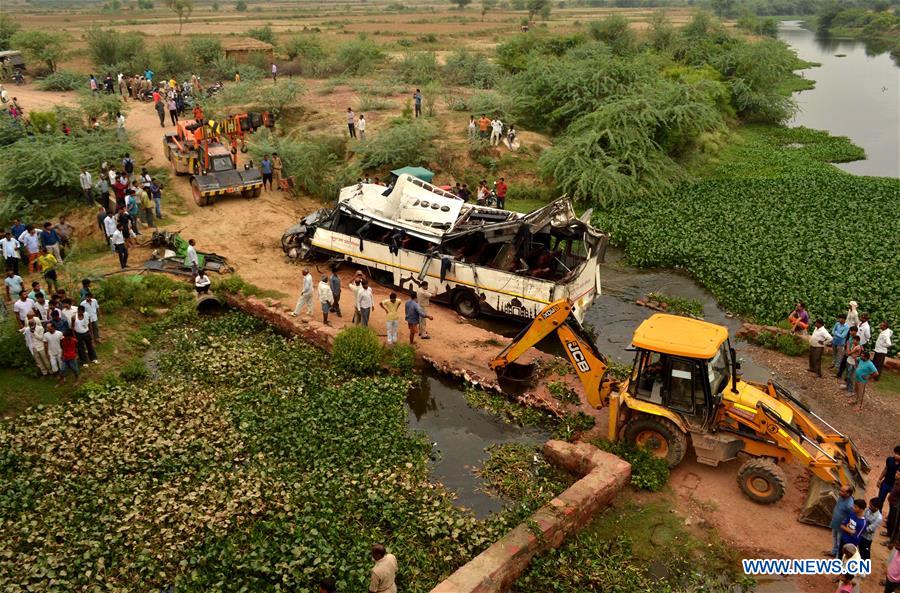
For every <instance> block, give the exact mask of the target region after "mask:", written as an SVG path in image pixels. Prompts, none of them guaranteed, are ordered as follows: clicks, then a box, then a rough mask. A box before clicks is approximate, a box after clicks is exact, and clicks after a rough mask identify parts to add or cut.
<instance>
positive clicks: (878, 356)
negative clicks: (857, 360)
mask: <svg viewBox="0 0 900 593" xmlns="http://www.w3.org/2000/svg"><path fill="white" fill-rule="evenodd" d="M880 327H881V331H880V332H878V337H877V338H875V356H874V357H873V358H872V362H873V363H875V368H876V369H878V374H880V373H881V371H882V369H884V359H885V358H886V357H887V353H888V348H890V347H891V344H892V342H891V338H892V337H893V336H894V330H892V329H891V326H890V324H889V323H888V322H887V321H882V322H881V326H880ZM878 374H876V375H875V380H876V381H877V380H878Z"/></svg>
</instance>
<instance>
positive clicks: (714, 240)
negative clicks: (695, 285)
mask: <svg viewBox="0 0 900 593" xmlns="http://www.w3.org/2000/svg"><path fill="white" fill-rule="evenodd" d="M737 140H738V141H737V142H735V143H734V144H733V145H731V146H729V147H728V148H726V149H725V150H724V151H723V152H722V153H721V154H720V156H719V158H718V159H717V160H716V161H714V162H711V163H708V164H707V165H705V166H703V167H700V168H699V169H698V174H699V177H698V179H697V180H695V181H690V182H686V183H684V184H682V185H680V186H679V187H678V188H676V189H675V190H673V191H671V192H669V193H666V194H663V195H661V196H660V197H659V198H658V199H656V200H654V201H652V202H650V201H637V202H633V203H629V204H622V205H620V206H618V207H615V208H611V209H609V210H606V211H604V212H600V213H598V214H597V215H596V218H595V220H596V222H597V223H598V224H599V225H600V226H601V227H602V228H605V229H606V230H608V231H610V232H611V234H612V238H613V241H614V242H615V243H618V244H621V245H625V246H626V248H627V253H628V258H629V261H631V262H633V263H635V264H637V265H641V266H661V267H684V268H687V269H688V270H689V271H690V272H691V273H693V274H694V275H695V276H696V277H697V278H698V280H700V282H702V283H703V284H704V285H706V286H707V287H709V289H710V290H711V291H712V292H713V294H714V295H715V296H716V298H717V299H718V300H719V302H720V303H722V305H723V306H725V307H726V308H727V309H729V310H730V311H732V312H735V313H739V314H742V315H746V316H748V317H750V318H751V319H755V320H758V321H760V322H763V323H775V322H777V321H779V320H781V319H783V318H784V317H785V316H786V315H787V313H788V312H789V309H790V307H791V304H792V303H794V302H796V301H798V300H805V301H806V303H807V306H808V308H809V310H810V312H811V314H812V315H814V316H820V315H821V316H822V317H825V318H832V317H833V316H834V315H835V314H836V313H837V312H839V311H842V310H845V309H846V307H847V301H848V300H850V299H855V300H857V301H859V302H860V303H863V306H864V308H865V309H866V310H867V311H869V312H870V314H871V315H872V318H873V319H896V318H897V317H898V316H900V303H898V301H897V299H896V294H897V292H898V291H900V277H898V275H897V274H896V271H895V270H894V268H895V267H896V266H895V264H894V261H893V260H894V259H895V258H893V257H892V255H891V254H892V253H894V252H895V251H896V249H895V247H894V246H893V244H892V240H891V238H890V237H889V233H888V234H885V233H884V232H883V231H884V224H885V221H887V220H892V219H893V218H895V216H896V215H895V211H896V203H897V202H896V196H897V195H900V180H897V179H890V178H876V177H858V176H854V175H850V174H847V173H844V172H842V171H841V170H839V169H837V168H836V167H833V166H832V165H830V164H829V163H830V162H841V161H848V160H855V159H858V158H860V157H861V156H862V154H861V153H862V151H861V150H860V149H859V148H858V147H856V146H854V145H853V144H852V143H851V142H850V141H849V140H847V139H846V138H836V137H832V136H829V135H828V134H827V133H825V132H817V131H815V130H808V129H805V128H782V127H774V126H764V125H757V126H746V127H744V128H741V129H740V131H739V133H738V137H737ZM847 213H852V217H853V232H852V234H851V235H849V236H848V232H849V229H848V228H846V227H845V226H844V225H841V224H833V222H834V221H837V220H841V219H842V217H844V216H846V214H847ZM676 229H677V230H676ZM855 237H866V239H865V240H857V239H855ZM875 279H878V280H877V281H876V280H875Z"/></svg>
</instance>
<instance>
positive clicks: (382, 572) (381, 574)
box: [369, 544, 397, 593]
mask: <svg viewBox="0 0 900 593" xmlns="http://www.w3.org/2000/svg"><path fill="white" fill-rule="evenodd" d="M372 559H373V560H375V565H374V566H373V567H372V572H371V575H370V576H369V593H397V585H396V583H395V582H394V581H395V579H396V578H397V557H396V556H394V555H393V554H388V553H387V550H386V549H385V547H384V544H375V545H374V546H372Z"/></svg>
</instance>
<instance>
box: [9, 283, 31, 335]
mask: <svg viewBox="0 0 900 593" xmlns="http://www.w3.org/2000/svg"><path fill="white" fill-rule="evenodd" d="M13 311H14V312H15V314H16V319H17V320H18V322H19V327H25V324H26V322H27V321H28V314H29V313H31V312H33V311H34V301H32V300H31V299H30V298H28V295H27V294H26V293H25V291H24V290H23V291H22V292H21V293H19V300H18V301H16V303H15V304H14V305H13Z"/></svg>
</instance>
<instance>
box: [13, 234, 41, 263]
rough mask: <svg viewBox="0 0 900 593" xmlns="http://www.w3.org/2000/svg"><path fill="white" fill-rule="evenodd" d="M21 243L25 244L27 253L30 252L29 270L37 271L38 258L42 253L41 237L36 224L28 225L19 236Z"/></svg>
mask: <svg viewBox="0 0 900 593" xmlns="http://www.w3.org/2000/svg"><path fill="white" fill-rule="evenodd" d="M18 239H19V243H21V244H22V245H24V246H25V253H27V254H28V270H27V271H29V272H37V271H38V270H37V258H38V256H39V255H40V254H41V246H40V238H39V237H38V234H37V231H36V230H35V228H34V225H28V227H27V228H26V230H24V231H22V234H21V235H19V237H18Z"/></svg>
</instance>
